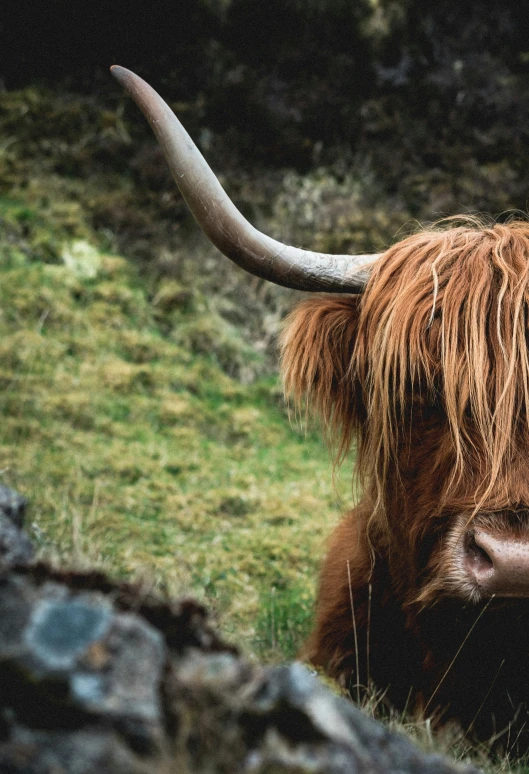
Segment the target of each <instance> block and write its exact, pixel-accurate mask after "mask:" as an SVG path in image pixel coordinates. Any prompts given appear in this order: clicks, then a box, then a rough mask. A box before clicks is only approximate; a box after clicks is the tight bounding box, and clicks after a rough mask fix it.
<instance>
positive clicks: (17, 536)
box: [0, 485, 33, 569]
mask: <svg viewBox="0 0 529 774" xmlns="http://www.w3.org/2000/svg"><path fill="white" fill-rule="evenodd" d="M25 509H26V500H25V499H24V498H23V497H21V496H20V495H19V494H18V493H17V492H15V491H13V489H8V488H7V487H6V486H2V485H0V569H1V568H2V567H9V566H12V565H16V564H26V563H28V562H30V561H32V559H33V547H32V545H31V541H30V540H29V538H28V537H27V536H26V535H25V534H24V533H23V532H22V529H21V528H22V525H23V523H24V512H25Z"/></svg>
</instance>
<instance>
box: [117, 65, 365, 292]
mask: <svg viewBox="0 0 529 774" xmlns="http://www.w3.org/2000/svg"><path fill="white" fill-rule="evenodd" d="M111 72H112V75H113V76H114V77H115V78H116V79H117V80H118V81H119V83H121V85H122V86H124V88H125V89H126V90H127V91H128V93H129V94H130V96H131V97H132V99H133V100H134V101H135V102H136V103H137V105H138V107H139V108H140V110H141V111H142V112H143V114H144V115H145V117H146V118H147V120H148V121H149V123H150V124H151V127H152V129H153V130H154V133H155V134H156V137H157V138H158V142H159V143H160V145H161V147H162V150H163V152H164V155H165V158H166V159H167V163H168V164H169V168H170V170H171V173H172V175H173V177H174V179H175V181H176V184H177V185H178V187H179V189H180V191H181V193H182V196H183V197H184V199H185V200H186V202H187V205H188V206H189V209H190V210H191V212H192V213H193V215H194V216H195V218H196V220H197V222H198V224H199V226H200V227H201V228H202V230H203V231H204V233H205V234H206V236H208V237H209V239H210V240H211V241H212V242H213V244H214V245H215V246H216V247H217V248H218V249H219V250H220V251H221V252H222V253H224V255H226V256H227V257H228V258H230V259H231V260H232V261H234V262H235V263H236V264H238V265H239V266H240V267H241V268H242V269H245V270H246V271H248V272H250V274H255V275H256V276H257V277H261V278H262V279H266V280H269V281H270V282H275V283H276V284H277V285H283V286H284V287H287V288H293V289H295V290H306V291H325V292H327V293H361V292H362V291H363V290H364V288H365V286H366V284H367V281H368V279H369V270H370V264H371V263H372V262H373V261H374V260H375V259H376V258H378V256H377V255H326V254H325V253H314V252H312V251H310V250H302V249H301V248H298V247H291V246H289V245H284V244H282V243H281V242H277V241H276V240H275V239H272V238H271V237H268V236H266V235H265V234H262V233H261V232H260V231H258V230H257V229H256V228H254V227H253V226H252V225H251V224H250V223H248V221H247V220H246V219H245V218H244V217H243V216H242V215H241V213H240V212H239V211H238V209H237V208H236V207H235V205H234V204H233V202H232V201H231V200H230V199H229V198H228V196H227V194H226V192H225V191H224V189H223V188H222V186H221V184H220V183H219V181H218V180H217V178H216V177H215V175H214V174H213V172H212V171H211V169H210V167H209V166H208V164H207V162H206V160H205V159H204V157H203V156H202V154H201V153H200V151H199V150H198V148H197V147H196V145H195V144H194V142H193V140H192V139H191V138H190V136H189V135H188V133H187V132H186V130H185V129H184V127H183V126H182V124H181V123H180V121H179V120H178V118H177V117H176V116H175V114H174V113H173V111H172V110H171V109H170V108H169V106H168V105H167V104H166V103H165V102H164V101H163V99H162V98H161V97H160V96H159V95H158V94H157V93H156V92H155V91H154V89H153V88H152V87H151V86H149V84H148V83H146V82H145V81H144V80H142V79H141V78H140V77H139V76H137V75H135V74H134V73H132V72H131V71H130V70H126V69H125V68H124V67H119V66H118V65H114V67H112V68H111Z"/></svg>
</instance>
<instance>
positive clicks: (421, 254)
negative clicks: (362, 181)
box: [283, 223, 529, 604]
mask: <svg viewBox="0 0 529 774" xmlns="http://www.w3.org/2000/svg"><path fill="white" fill-rule="evenodd" d="M528 324H529V224H526V223H511V224H509V225H496V226H494V227H490V228H489V227H487V228H484V227H478V226H477V225H474V226H471V227H468V226H465V227H457V228H452V229H448V230H445V231H434V232H425V233H419V234H417V235H415V236H412V237H409V238H407V239H405V240H403V241H402V242H400V243H398V244H396V245H395V246H394V247H392V248H390V249H389V250H388V251H387V253H386V254H385V255H384V256H382V257H381V259H380V260H379V261H378V263H377V264H376V265H375V267H374V270H373V272H372V276H371V279H370V282H369V284H368V286H367V289H366V291H365V293H364V295H363V297H362V298H361V299H359V298H353V297H349V298H339V299H331V298H320V299H315V300H310V301H307V302H305V303H304V304H303V305H301V306H300V307H298V309H297V310H295V311H294V313H293V315H292V317H291V319H290V321H289V322H288V323H287V326H286V332H285V335H284V340H283V352H284V356H283V364H284V373H285V382H286V388H287V391H289V392H292V393H293V394H294V395H295V396H297V397H298V398H301V397H302V396H306V397H307V400H308V403H309V405H311V406H312V407H313V408H314V409H315V410H316V411H317V412H318V413H319V414H320V415H321V416H322V417H323V419H324V424H325V427H326V429H327V434H328V435H329V437H330V439H331V441H336V440H338V450H339V452H344V450H346V449H348V448H349V447H350V446H351V445H352V442H353V440H355V441H356V466H357V472H358V473H359V475H360V477H361V481H362V484H363V488H364V492H365V496H366V497H367V498H369V499H370V500H371V512H372V518H371V522H370V525H369V529H370V534H371V539H372V542H373V546H374V547H375V549H377V548H378V549H380V547H382V549H381V550H382V551H383V552H384V553H385V554H386V555H387V557H388V558H389V561H390V563H391V569H392V572H393V573H394V575H395V581H396V583H397V584H398V585H400V587H402V589H403V595H404V596H405V597H406V599H407V600H409V601H415V602H419V603H420V604H429V603H432V602H434V601H435V600H436V599H438V598H439V595H449V596H456V597H459V598H462V599H464V600H468V601H476V600H479V599H482V598H484V597H490V596H492V595H497V596H500V595H501V596H520V595H527V596H529V550H528V551H526V547H527V548H528V549H529V517H528V515H527V509H529V431H528V419H527V418H528V416H529V356H528V341H527V339H528Z"/></svg>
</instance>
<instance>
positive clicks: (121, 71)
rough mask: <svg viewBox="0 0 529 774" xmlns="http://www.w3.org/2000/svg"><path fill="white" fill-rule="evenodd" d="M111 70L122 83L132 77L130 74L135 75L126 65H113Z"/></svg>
mask: <svg viewBox="0 0 529 774" xmlns="http://www.w3.org/2000/svg"><path fill="white" fill-rule="evenodd" d="M110 72H111V73H112V75H113V76H114V78H116V80H118V81H119V82H120V83H124V82H125V81H127V80H129V79H130V76H133V75H134V73H132V72H131V71H130V70H127V68H126V67H121V65H112V67H111V68H110Z"/></svg>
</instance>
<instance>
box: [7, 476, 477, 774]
mask: <svg viewBox="0 0 529 774" xmlns="http://www.w3.org/2000/svg"><path fill="white" fill-rule="evenodd" d="M24 508H25V501H24V500H23V498H21V497H20V496H19V495H17V494H16V493H15V492H13V491H12V490H9V489H6V488H5V487H2V488H0V566H1V570H0V770H1V771H2V772H4V773H5V774H57V772H61V774H62V773H63V772H64V774H92V773H93V772H94V771H98V772H99V774H105V773H106V772H108V774H110V773H112V774H120V773H121V772H123V774H147V772H149V774H153V773H154V772H164V773H165V772H177V771H178V772H190V774H191V772H197V773H198V772H219V773H220V772H226V774H228V772H230V774H233V772H241V773H242V772H244V773H246V774H250V773H251V774H265V772H266V773H267V774H272V773H273V772H296V773H299V774H302V772H311V773H312V774H316V773H318V772H321V774H323V772H325V774H346V773H349V772H351V773H353V772H355V773H356V772H358V774H361V773H362V774H363V773H365V774H367V773H368V772H369V774H378V772H380V774H382V772H384V773H385V774H388V772H399V773H400V772H402V773H404V772H409V773H410V774H411V773H412V772H413V773H414V774H419V773H420V772H429V773H431V774H450V772H454V773H455V772H466V773H467V774H471V772H477V769H474V768H472V767H468V766H467V767H465V766H459V765H456V764H452V763H450V762H449V761H448V760H445V759H443V758H442V757H441V756H438V755H427V754H424V753H422V752H420V751H419V750H418V749H416V748H415V747H414V746H413V745H412V744H411V743H410V742H409V741H408V740H407V739H405V738H404V737H403V736H400V735H398V734H396V733H393V732H391V731H389V730H388V729H387V728H385V727H384V726H382V725H381V724H379V723H377V722H375V721H374V720H372V719H371V718H368V717H367V716H366V715H365V714H364V713H362V712H361V711H360V710H359V709H358V708H357V707H355V706H354V705H353V704H352V703H350V702H348V701H346V700H344V699H342V698H340V697H337V696H336V695H334V694H333V693H332V692H331V691H330V690H328V689H327V688H325V687H324V686H323V685H322V684H321V683H320V681H319V680H318V679H317V678H315V677H314V676H312V675H311V673H310V672H309V670H308V669H307V668H305V667H304V666H302V665H300V664H298V663H293V664H289V665H286V666H279V667H262V666H259V665H256V664H250V663H249V662H248V661H247V660H246V659H244V658H243V657H241V656H240V655H239V653H238V651H237V649H236V648H234V647H232V646H230V645H228V644H227V643H225V642H223V641H222V639H221V638H220V637H219V636H218V635H217V634H216V633H215V631H214V630H213V629H212V627H211V625H210V623H209V621H208V615H207V612H206V610H205V608H204V607H203V606H201V605H200V604H198V603H196V602H194V601H192V600H189V599H187V600H178V601H175V602H165V601H161V600H160V599H159V598H157V597H155V596H154V595H153V594H151V593H150V592H149V591H147V590H146V589H143V588H141V587H139V586H131V585H126V584H120V583H114V582H112V581H111V580H109V579H108V578H106V577H105V576H104V575H102V574H101V573H95V572H94V573H91V572H85V573H79V572H72V571H67V570H54V569H52V568H51V567H50V566H48V565H46V564H43V563H34V562H33V561H32V549H31V545H30V542H29V540H28V538H27V537H26V536H25V534H24V533H23V532H22V530H21V527H22V521H23V514H24Z"/></svg>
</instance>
